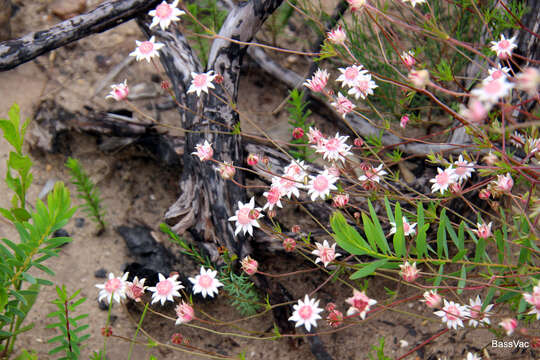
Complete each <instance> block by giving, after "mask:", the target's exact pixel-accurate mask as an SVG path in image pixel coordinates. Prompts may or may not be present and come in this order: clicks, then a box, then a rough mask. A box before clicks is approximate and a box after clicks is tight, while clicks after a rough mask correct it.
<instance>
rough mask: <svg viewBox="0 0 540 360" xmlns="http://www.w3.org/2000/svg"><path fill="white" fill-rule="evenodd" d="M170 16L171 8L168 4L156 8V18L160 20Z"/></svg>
mask: <svg viewBox="0 0 540 360" xmlns="http://www.w3.org/2000/svg"><path fill="white" fill-rule="evenodd" d="M171 14H172V8H171V7H170V6H169V4H164V3H161V4H159V5H158V7H157V8H156V16H157V17H158V18H161V19H167V18H168V17H170V16H171Z"/></svg>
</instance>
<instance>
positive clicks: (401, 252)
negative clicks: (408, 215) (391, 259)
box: [393, 203, 406, 257]
mask: <svg viewBox="0 0 540 360" xmlns="http://www.w3.org/2000/svg"><path fill="white" fill-rule="evenodd" d="M395 212H396V215H395V219H396V233H395V234H394V238H393V243H394V251H395V252H396V255H397V256H398V257H402V256H405V250H406V249H405V234H404V233H403V215H402V214H401V205H399V203H396V208H395Z"/></svg>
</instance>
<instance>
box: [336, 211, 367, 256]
mask: <svg viewBox="0 0 540 360" xmlns="http://www.w3.org/2000/svg"><path fill="white" fill-rule="evenodd" d="M330 226H331V227H332V230H333V231H334V233H335V236H334V237H335V239H336V242H337V244H338V245H339V246H340V247H341V248H343V249H345V250H346V251H348V252H349V253H351V254H353V255H364V254H368V253H373V250H372V249H371V248H370V246H369V245H368V243H367V242H366V241H365V240H364V239H363V238H362V236H361V235H360V234H359V233H358V231H356V229H355V228H353V227H352V226H350V225H349V224H347V221H346V220H345V217H344V216H343V215H342V214H341V213H340V212H339V211H336V212H334V213H333V214H332V216H331V217H330Z"/></svg>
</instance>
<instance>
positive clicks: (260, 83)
mask: <svg viewBox="0 0 540 360" xmlns="http://www.w3.org/2000/svg"><path fill="white" fill-rule="evenodd" d="M49 3H50V2H49V1H39V2H34V3H29V2H24V6H22V7H21V9H20V11H19V13H18V14H17V15H16V17H15V18H14V19H13V31H14V35H15V36H20V35H23V34H24V33H26V32H28V31H31V30H37V29H41V28H46V27H48V26H50V25H51V24H53V23H55V22H57V21H58V19H56V18H54V17H51V16H50V15H49V11H50V9H49V8H48V5H49ZM89 3H92V2H89ZM94 3H95V2H94ZM90 5H92V4H90ZM140 37H141V34H140V33H139V31H138V29H137V27H136V25H135V24H133V23H129V24H125V25H122V26H119V27H118V28H116V29H114V30H111V31H108V32H106V33H104V34H100V35H96V36H92V37H89V38H87V39H84V40H82V41H80V42H78V43H77V44H73V45H70V46H69V47H66V48H63V49H59V50H57V51H55V52H54V53H53V54H54V55H51V54H49V55H45V56H42V57H40V58H38V59H37V60H36V61H34V62H30V63H27V64H24V65H21V66H19V67H18V68H16V69H14V70H12V71H9V72H5V73H0V94H1V95H2V96H0V116H5V114H6V113H7V110H8V108H9V107H10V106H11V104H12V103H14V102H17V103H18V104H19V105H20V107H21V109H22V113H23V115H24V116H25V117H31V116H32V110H33V108H34V107H35V105H36V104H38V103H39V101H41V100H43V99H47V98H54V99H56V100H57V101H58V102H59V103H60V104H62V105H63V106H65V107H67V108H68V109H71V110H74V111H76V110H80V109H81V108H82V107H83V106H85V105H88V106H91V107H93V108H95V109H110V108H113V107H115V106H117V105H114V104H111V103H108V102H106V101H105V100H104V95H106V89H104V90H103V91H101V92H100V93H99V94H97V95H96V96H95V97H93V96H92V95H93V93H94V90H95V85H96V84H97V83H99V82H100V80H101V79H103V78H104V77H105V76H106V74H107V73H108V72H109V71H110V69H111V68H112V67H113V66H115V65H116V64H118V63H119V62H121V61H122V60H124V58H125V57H126V56H127V54H128V53H129V52H130V51H132V49H133V46H134V40H135V39H136V38H140ZM293 60H294V59H293ZM294 61H296V63H295V65H294V66H297V67H301V66H302V61H301V60H300V59H297V60H294ZM153 73H155V69H153V68H152V67H150V66H146V65H141V64H134V65H132V66H130V67H128V68H127V69H126V70H124V71H123V72H122V73H121V74H120V75H119V76H118V77H117V79H115V80H116V81H117V82H118V81H121V80H123V79H124V78H127V79H128V81H129V82H130V84H138V83H146V84H151V85H152V84H153V85H156V84H155V83H152V81H151V78H152V77H151V75H152V74H153ZM240 93H241V94H240V97H239V98H240V99H241V102H240V108H241V109H243V110H244V111H245V112H247V113H250V114H251V115H252V118H254V119H256V121H257V122H258V123H260V124H265V126H267V127H266V128H267V130H268V131H269V132H270V133H271V134H272V135H273V136H277V137H278V138H281V139H287V138H288V136H289V135H288V133H287V132H286V129H287V128H288V125H286V122H285V121H286V119H287V118H286V113H285V112H281V114H280V116H278V117H277V118H275V117H272V116H271V115H269V114H268V112H270V111H272V110H273V109H274V108H276V107H277V106H278V105H279V104H280V103H281V102H282V100H283V99H284V98H285V96H286V90H285V88H280V87H279V86H275V81H273V80H271V79H268V78H266V77H265V76H264V75H262V74H260V71H259V70H258V69H256V68H255V67H248V68H247V69H246V70H245V73H244V78H243V79H242V86H241V90H240ZM155 101H156V100H155V99H148V100H141V101H139V102H137V104H138V105H140V106H141V108H145V106H146V105H148V104H150V103H152V102H155ZM161 115H162V116H163V118H165V119H166V121H171V122H172V123H174V121H175V120H176V117H175V111H174V110H171V111H168V112H164V113H162V114H161ZM317 121H318V122H319V123H321V124H322V119H317ZM268 124H270V125H268ZM324 126H326V125H324ZM243 128H244V129H245V130H250V129H251V127H250V125H249V124H247V123H246V124H244V125H243ZM96 141H97V140H96V138H93V137H91V136H86V135H81V134H72V138H71V141H70V142H69V144H68V145H69V150H70V151H69V152H66V153H63V154H42V153H39V152H35V151H34V152H32V153H31V154H32V157H33V160H34V168H33V173H34V178H35V181H34V184H33V185H32V187H31V189H30V199H31V201H32V202H33V201H34V200H35V199H36V197H37V194H38V193H39V192H40V191H41V189H42V187H43V186H44V185H45V183H46V182H47V180H49V179H55V180H60V181H64V182H69V180H68V179H69V178H68V174H67V172H66V169H65V168H64V165H63V164H64V163H65V161H66V159H67V156H68V155H69V156H73V157H76V158H78V159H80V160H81V163H82V165H83V166H84V168H85V169H87V171H88V172H89V173H90V175H91V177H92V178H93V179H94V181H95V182H96V183H97V184H98V185H99V187H100V189H101V192H102V198H103V200H104V204H105V207H106V209H107V217H106V220H107V223H108V228H107V230H106V232H105V233H104V234H103V235H101V236H99V237H98V236H96V235H95V227H94V224H92V223H91V221H90V219H88V218H87V217H86V216H85V215H84V214H83V213H82V212H80V211H79V212H77V213H76V215H75V217H74V218H84V219H85V221H84V225H83V226H82V227H78V226H76V225H75V220H73V221H71V222H70V223H69V224H68V225H67V226H66V228H65V229H66V230H67V231H68V232H69V234H70V235H71V236H72V237H73V242H72V243H70V244H69V245H67V246H65V247H64V248H63V249H62V250H61V252H60V256H59V257H58V258H54V259H51V260H50V261H49V262H48V266H50V267H51V268H52V269H54V271H55V272H56V276H55V277H54V279H53V280H54V282H55V283H57V284H59V285H61V284H65V285H66V287H67V288H68V289H69V290H70V291H74V290H76V289H79V288H80V289H81V294H82V296H85V297H87V298H88V300H87V301H86V303H84V304H83V305H82V306H81V307H80V309H79V311H80V312H84V313H88V314H90V316H89V318H88V319H87V320H86V321H87V322H88V323H89V324H90V332H91V334H92V337H91V339H90V340H89V341H88V342H87V343H86V347H85V348H84V350H83V358H88V356H89V354H91V353H92V352H93V351H95V350H98V349H100V348H101V347H102V346H103V338H102V336H101V335H100V329H101V328H102V327H103V326H104V324H105V319H106V316H107V312H106V311H103V310H100V309H99V307H98V303H97V293H98V289H96V288H95V286H94V285H95V284H97V283H101V282H103V280H102V279H97V278H96V277H95V276H94V273H95V271H96V270H98V269H102V268H103V269H106V270H107V272H109V271H111V272H114V273H119V272H120V271H121V269H122V266H123V264H125V263H126V262H129V261H131V260H132V259H130V258H129V256H128V254H127V250H126V247H125V244H124V241H123V240H122V238H121V237H120V236H119V235H118V234H117V233H116V232H115V231H114V228H115V227H116V226H119V225H125V224H131V225H133V224H146V225H148V226H150V227H152V228H154V229H157V226H158V224H159V223H160V222H161V220H162V215H163V213H164V211H165V210H166V209H167V208H168V206H169V205H170V204H171V203H172V202H173V201H174V200H175V199H176V197H177V195H178V193H179V191H180V190H179V189H178V186H177V181H178V177H179V174H180V172H179V169H166V168H163V167H160V166H159V165H157V164H155V162H154V161H153V160H152V159H150V158H148V157H147V156H146V155H145V154H143V153H141V152H140V151H139V150H138V149H137V148H133V147H126V148H125V149H122V150H120V151H118V152H116V153H114V154H103V153H101V152H99V151H98V150H97V147H96ZM8 151H9V147H8V144H7V143H6V142H5V141H0V157H1V158H0V174H5V170H6V169H5V160H6V158H7V154H8ZM2 176H3V175H2ZM70 189H71V190H72V192H74V190H75V189H74V188H73V186H71V185H70ZM0 192H1V193H3V194H7V193H8V190H7V188H6V186H5V184H4V183H3V182H2V183H0ZM8 201H9V197H8V196H3V197H2V198H1V200H0V202H1V203H0V205H2V206H7V205H8ZM74 202H75V204H80V202H79V201H78V200H74ZM290 214H291V216H295V215H297V214H295V213H294V212H291V213H290ZM307 226H309V225H307ZM0 236H2V237H9V238H16V236H15V232H14V231H13V229H11V228H10V227H9V226H8V225H7V223H5V222H0ZM162 240H163V241H166V240H165V237H164V236H163V237H162ZM265 256H266V258H265ZM258 259H259V261H260V263H261V269H262V270H263V271H267V272H272V273H278V272H286V271H288V270H290V269H292V268H305V267H307V266H308V265H309V264H307V263H303V261H302V260H301V259H298V258H295V257H292V256H282V257H281V258H279V260H278V261H276V259H275V258H272V257H271V256H270V255H269V254H266V255H264V254H261V255H260V257H259V258H258ZM175 268H176V270H178V271H179V272H181V273H184V274H187V275H193V274H194V273H195V272H196V267H195V264H193V263H192V262H191V261H190V260H187V259H185V258H184V259H183V261H182V262H181V263H179V264H177V266H176V267H175ZM325 279H326V278H325V277H324V276H323V275H322V274H319V275H316V276H314V275H305V276H299V277H295V278H291V279H287V281H286V282H284V284H285V286H286V287H287V288H288V289H289V290H290V291H291V292H292V294H293V296H294V297H295V298H300V297H303V295H304V294H305V293H307V292H309V291H311V290H313V289H314V288H316V287H317V286H319V285H320V284H321V283H322V282H323V281H324V280H325ZM358 285H360V284H358ZM385 287H388V288H390V289H395V283H390V282H388V283H387V282H385V281H380V280H377V281H374V280H372V281H371V282H370V286H369V292H368V293H369V295H370V296H371V297H373V298H375V299H378V300H382V299H386V298H387V295H386V293H385V290H384V289H385ZM317 296H318V298H319V299H321V303H322V304H326V303H327V302H330V301H332V302H335V303H337V304H338V306H339V307H340V308H341V310H342V311H343V312H345V310H346V308H344V305H345V304H344V302H343V301H344V299H345V298H346V297H349V296H350V294H349V290H348V288H346V287H345V286H343V285H342V284H340V283H339V282H329V283H328V284H327V285H325V286H324V287H323V288H322V289H321V290H320V291H319V293H318V294H317ZM54 298H55V291H54V289H53V288H43V290H42V292H41V293H40V296H39V298H38V301H37V303H36V305H35V306H34V308H33V310H32V311H31V312H30V314H29V316H28V319H27V321H28V322H33V323H34V324H35V328H34V329H33V330H32V331H31V332H30V333H26V334H23V335H21V336H20V337H19V340H18V349H19V350H20V349H21V348H27V349H34V350H36V351H37V352H38V355H39V358H40V359H48V358H50V357H49V356H48V355H47V352H48V351H49V350H50V349H51V348H52V346H51V345H50V344H47V340H48V339H49V338H51V337H53V336H55V335H56V333H55V332H54V331H53V330H50V329H46V328H45V326H46V325H47V324H48V323H50V321H51V320H50V319H48V318H46V314H47V313H49V312H51V311H53V310H54V309H55V307H54V306H53V305H52V304H51V303H50V302H51V301H52V300H53V299H54ZM165 310H166V311H168V313H169V315H172V314H173V311H172V309H171V308H170V307H169V308H166V309H165ZM198 310H203V311H205V312H208V313H210V314H212V315H213V316H216V317H218V318H219V319H222V320H232V319H235V318H238V317H239V315H238V314H237V313H235V312H234V310H231V308H230V307H229V306H227V303H226V300H225V299H224V298H222V297H218V299H216V300H214V301H210V302H205V303H201V304H198ZM396 310H398V311H399V310H400V307H398V308H397V309H396ZM401 310H407V311H414V312H415V313H417V314H419V315H420V316H426V317H429V318H433V316H432V315H431V314H430V313H429V312H425V311H424V308H423V306H421V305H420V303H418V302H415V303H411V304H408V305H403V306H402V308H401ZM398 311H397V312H391V311H385V312H380V313H378V314H376V315H375V316H370V317H369V318H368V320H367V321H365V322H363V323H362V324H360V325H358V326H354V327H350V328H347V329H345V330H342V331H340V332H332V331H331V330H332V329H331V328H330V327H329V326H328V325H326V324H324V322H322V321H321V322H320V323H319V324H320V330H321V331H325V332H328V334H327V335H323V336H321V339H322V340H323V341H324V343H325V345H326V347H327V349H328V351H329V352H330V353H331V354H332V356H333V357H334V358H335V359H365V358H367V355H366V354H367V353H368V352H369V351H370V349H371V346H372V345H377V344H378V341H379V338H381V337H384V338H385V339H386V346H385V352H386V354H387V355H388V356H390V357H391V358H397V357H399V356H400V355H402V354H404V353H405V352H406V351H407V350H408V349H410V348H411V346H413V345H414V344H419V343H421V342H422V341H423V340H425V339H427V338H429V337H430V336H432V335H433V334H436V333H437V332H439V331H440V330H441V329H442V328H441V325H440V324H439V323H437V322H430V321H421V320H418V319H413V318H410V317H408V316H406V315H402V314H400V313H399V312H398ZM112 315H113V318H114V322H113V332H114V334H118V335H122V336H127V337H131V336H132V334H133V332H134V330H135V328H136V325H135V323H134V321H137V320H138V319H137V318H135V319H134V320H131V319H130V316H134V315H136V312H131V315H128V313H127V312H126V311H125V310H124V309H123V308H122V307H120V306H115V307H114V308H113V310H112ZM143 326H144V328H145V329H146V330H148V331H149V332H150V333H151V334H152V335H153V336H155V337H156V338H157V339H159V340H160V341H165V342H167V341H169V340H168V339H170V336H171V334H172V333H174V332H181V333H182V335H183V336H184V337H185V338H187V339H189V342H190V343H191V344H192V345H194V346H197V347H201V348H204V349H207V350H209V351H213V352H217V353H222V354H227V355H230V356H234V355H235V354H238V353H240V352H245V353H246V356H247V358H248V359H310V358H313V355H312V354H311V352H310V350H309V346H308V344H307V343H306V342H305V341H301V340H300V341H293V342H290V341H287V340H283V339H282V340H278V341H256V340H247V339H243V338H239V337H232V336H218V335H214V334H212V333H209V332H203V331H201V330H197V329H193V328H187V327H178V326H176V327H175V326H174V322H172V321H167V320H164V319H162V318H158V317H155V316H149V317H147V318H146V320H145V322H144V325H143ZM242 326H243V327H245V328H249V329H252V330H254V331H263V332H264V331H267V332H268V331H271V329H272V326H273V322H272V319H271V317H270V316H263V317H261V318H258V319H255V320H250V321H246V322H245V323H243V324H242ZM227 331H234V329H227ZM492 338H493V335H492V334H491V333H489V332H488V331H487V330H476V331H470V330H462V331H459V332H454V331H450V332H449V333H447V334H446V335H444V336H442V337H441V338H440V339H439V340H438V341H436V342H435V343H432V344H430V345H429V346H427V347H425V348H423V349H422V351H420V352H417V353H415V355H414V356H417V358H420V359H434V358H435V357H434V356H441V355H446V356H448V357H449V358H451V359H458V358H459V359H461V358H463V356H464V354H466V351H478V350H480V349H481V348H482V347H483V346H484V345H486V344H488V343H489V342H490V340H491V339H492ZM400 340H405V341H407V342H408V344H409V346H407V347H401V345H400ZM128 348H129V344H128V343H126V342H125V341H122V340H119V339H114V338H113V339H110V340H109V341H108V345H107V354H108V358H109V359H124V358H126V353H127V350H128ZM488 350H489V353H490V354H491V357H492V358H493V359H520V358H522V359H527V358H531V357H530V356H529V355H520V354H516V353H511V352H510V350H505V351H497V350H493V349H491V348H488ZM150 354H154V355H155V356H157V358H158V359H192V358H193V356H192V355H190V354H185V353H184V354H183V353H178V352H172V351H170V350H156V349H148V348H146V347H145V346H139V345H138V346H136V351H135V355H134V357H133V358H134V359H148V358H149V356H150Z"/></svg>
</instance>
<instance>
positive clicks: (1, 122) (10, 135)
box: [0, 119, 21, 153]
mask: <svg viewBox="0 0 540 360" xmlns="http://www.w3.org/2000/svg"><path fill="white" fill-rule="evenodd" d="M0 129H2V130H3V131H4V139H6V140H7V142H9V143H10V144H11V146H13V148H15V150H16V151H17V152H18V153H21V147H20V146H19V137H18V134H17V131H18V129H16V128H15V126H14V125H13V123H12V122H11V121H9V120H6V119H0Z"/></svg>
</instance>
